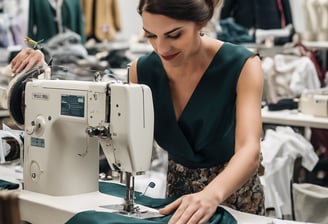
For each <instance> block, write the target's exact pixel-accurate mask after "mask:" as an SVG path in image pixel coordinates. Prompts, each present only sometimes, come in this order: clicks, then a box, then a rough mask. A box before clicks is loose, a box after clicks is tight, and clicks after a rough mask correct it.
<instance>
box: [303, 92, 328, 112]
mask: <svg viewBox="0 0 328 224" xmlns="http://www.w3.org/2000/svg"><path fill="white" fill-rule="evenodd" d="M299 110H300V111H301V112H302V113H303V114H310V115H313V116H315V117H328V89H327V88H320V89H313V90H306V91H304V92H303V93H302V95H301V97H300V101H299Z"/></svg>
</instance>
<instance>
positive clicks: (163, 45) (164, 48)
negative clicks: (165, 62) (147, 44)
mask: <svg viewBox="0 0 328 224" xmlns="http://www.w3.org/2000/svg"><path fill="white" fill-rule="evenodd" d="M156 44H157V51H158V53H160V54H161V55H165V54H166V53H168V52H169V51H170V48H171V47H170V44H169V42H168V41H166V40H161V39H157V43H156Z"/></svg>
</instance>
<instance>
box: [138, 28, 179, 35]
mask: <svg viewBox="0 0 328 224" xmlns="http://www.w3.org/2000/svg"><path fill="white" fill-rule="evenodd" d="M181 28H182V26H180V27H176V28H174V29H172V30H170V31H168V32H165V33H164V35H169V34H170V33H173V32H175V31H177V30H179V29H181ZM143 30H144V31H145V32H147V33H152V32H149V31H148V30H146V29H145V27H143Z"/></svg>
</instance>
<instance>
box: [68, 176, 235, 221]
mask: <svg viewBox="0 0 328 224" xmlns="http://www.w3.org/2000/svg"><path fill="white" fill-rule="evenodd" d="M125 189H126V188H125V186H124V185H119V184H115V183H107V182H100V183H99V191H100V192H102V193H105V194H110V195H112V196H116V197H125ZM174 199H175V198H165V199H160V198H150V197H147V196H145V195H143V194H141V193H138V192H135V202H136V203H137V204H141V205H144V206H147V207H151V208H161V207H164V206H165V205H166V204H168V203H170V202H172V201H173V200H174ZM172 215H173V214H170V215H167V216H163V217H157V218H151V219H147V220H145V219H138V218H133V217H128V216H124V215H120V214H116V213H110V212H97V211H84V212H80V213H78V214H76V215H74V216H73V217H72V218H71V219H69V220H68V221H67V222H66V224H114V223H115V224H131V223H140V224H147V223H149V224H165V223H168V221H169V219H170V218H171V216H172ZM220 223H224V224H237V221H236V219H235V218H234V217H233V216H232V215H231V214H230V213H229V212H228V211H226V210H225V209H224V208H222V207H218V208H217V210H216V212H215V214H214V215H213V217H212V218H211V220H210V221H209V222H208V224H220Z"/></svg>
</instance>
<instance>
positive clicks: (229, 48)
mask: <svg viewBox="0 0 328 224" xmlns="http://www.w3.org/2000/svg"><path fill="white" fill-rule="evenodd" d="M218 4H221V1H220V0H165V1H162V0H141V1H140V2H139V6H138V12H139V14H140V15H141V17H142V22H143V29H144V31H145V37H146V38H147V39H148V40H149V42H150V44H151V45H152V46H153V48H154V52H153V53H151V54H149V55H146V56H143V57H141V58H139V59H138V60H137V61H135V62H133V63H132V65H131V70H130V76H131V81H132V82H136V83H144V84H147V85H149V86H150V88H151V90H152V93H153V101H154V111H155V133H154V134H155V140H156V141H157V142H158V144H159V145H160V146H161V147H162V148H163V149H164V150H167V151H168V154H169V165H168V166H169V167H168V174H167V184H168V185H167V196H177V195H183V196H182V197H180V198H179V199H178V200H176V201H174V202H173V203H171V204H169V205H167V206H166V207H165V208H163V209H161V210H160V212H161V213H163V214H169V213H171V212H173V211H174V210H176V211H175V214H174V215H173V216H172V218H171V220H170V223H204V222H206V221H208V220H209V219H210V217H211V216H212V215H213V214H214V212H215V210H216V207H217V206H218V205H220V204H222V205H227V206H230V207H233V208H235V209H237V210H240V211H244V212H251V213H256V214H264V199H263V191H262V188H261V185H260V182H259V179H258V176H257V173H256V171H257V168H258V166H259V163H260V137H261V128H262V126H261V97H262V85H263V80H262V70H261V62H260V59H259V58H258V57H257V56H254V54H252V53H251V52H249V51H248V50H246V49H245V48H243V47H240V46H235V45H232V44H229V43H223V42H221V41H219V40H216V39H211V38H209V37H207V36H206V35H203V33H202V29H203V28H204V27H205V26H206V25H207V22H208V21H209V20H210V19H211V17H212V15H213V11H214V9H215V8H216V7H218V6H219V5H218Z"/></svg>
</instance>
